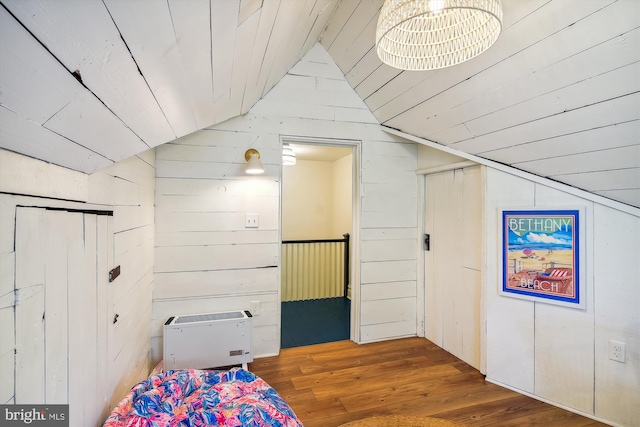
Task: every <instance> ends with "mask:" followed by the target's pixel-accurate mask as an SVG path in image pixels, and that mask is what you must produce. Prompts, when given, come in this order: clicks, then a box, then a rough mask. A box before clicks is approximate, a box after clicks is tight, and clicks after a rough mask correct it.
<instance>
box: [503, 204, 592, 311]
mask: <svg viewBox="0 0 640 427" xmlns="http://www.w3.org/2000/svg"><path fill="white" fill-rule="evenodd" d="M501 226H502V233H501V237H502V243H501V251H502V254H501V257H502V272H501V273H502V279H501V284H500V288H499V293H500V294H501V295H504V296H510V297H514V298H521V299H528V300H532V301H538V302H544V303H549V304H556V305H563V306H568V307H574V308H581V309H584V308H585V301H586V300H585V298H584V293H585V280H584V278H585V272H584V262H583V258H584V209H583V208H566V209H549V208H539V207H532V208H526V209H522V208H519V209H505V208H503V209H501Z"/></svg>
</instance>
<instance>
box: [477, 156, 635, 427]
mask: <svg viewBox="0 0 640 427" xmlns="http://www.w3.org/2000/svg"><path fill="white" fill-rule="evenodd" d="M486 192H487V193H486V205H485V212H486V215H487V221H486V227H487V228H486V242H485V250H486V254H487V264H486V265H487V271H486V289H485V292H486V301H487V304H486V318H487V323H486V328H487V342H486V346H487V349H486V354H487V379H489V380H491V381H494V382H497V383H500V384H504V385H506V386H509V387H511V388H514V389H517V390H520V391H523V392H526V393H528V394H531V395H533V396H535V397H539V398H541V399H544V400H546V401H549V402H551V403H555V404H558V405H562V406H565V407H568V408H571V409H573V410H576V411H579V412H582V413H584V414H588V415H592V416H596V417H598V418H600V419H603V420H607V421H608V422H611V423H614V424H615V425H623V426H638V425H640V409H639V408H640V394H639V393H638V390H640V378H639V377H638V375H637V372H638V369H639V367H640V327H639V325H640V318H639V316H640V288H638V281H639V280H640V265H639V264H638V260H637V254H638V253H640V240H639V239H638V236H640V211H638V212H636V213H635V214H634V213H629V212H622V211H619V210H616V209H614V208H611V207H607V206H605V205H601V204H598V203H595V202H593V201H590V200H587V199H583V198H581V197H579V196H576V195H571V194H569V193H565V192H563V191H561V190H559V189H556V188H551V187H547V186H545V185H542V184H540V183H535V182H533V181H529V180H527V179H524V178H520V177H515V176H512V175H509V174H507V173H504V172H500V171H497V170H495V169H492V168H488V169H487V182H486ZM504 206H510V207H514V206H523V207H526V206H540V207H562V206H584V207H585V208H586V218H585V220H586V235H585V236H584V237H585V239H586V245H585V246H586V248H587V249H586V251H587V253H586V257H585V262H586V268H587V274H586V277H585V280H586V292H585V295H584V298H586V309H585V310H577V309H571V308H566V307H560V306H552V305H548V304H544V303H538V302H531V301H523V300H518V299H514V298H509V297H505V296H500V295H498V286H499V285H500V280H501V279H500V278H501V276H500V272H499V266H500V258H499V256H500V255H499V254H500V249H499V248H500V224H499V222H500V218H499V215H498V209H499V208H500V207H504ZM609 340H615V341H622V342H625V343H626V351H627V352H626V354H627V359H626V362H625V363H624V364H622V363H619V362H616V361H612V360H609V358H608V342H609Z"/></svg>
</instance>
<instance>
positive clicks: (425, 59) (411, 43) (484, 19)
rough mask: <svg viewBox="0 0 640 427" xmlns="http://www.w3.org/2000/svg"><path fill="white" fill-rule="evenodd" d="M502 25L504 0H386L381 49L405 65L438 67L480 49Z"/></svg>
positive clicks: (380, 31) (385, 59) (384, 56)
mask: <svg viewBox="0 0 640 427" xmlns="http://www.w3.org/2000/svg"><path fill="white" fill-rule="evenodd" d="M501 30H502V4H501V3H500V0H385V2H384V5H383V6H382V9H381V10H380V16H379V18H378V27H377V29H376V50H377V52H378V56H379V57H380V59H381V60H382V62H384V63H385V64H387V65H390V66H392V67H395V68H400V69H402V70H414V71H417V70H436V69H439V68H444V67H450V66H452V65H456V64H459V63H461V62H464V61H468V60H469V59H471V58H473V57H475V56H477V55H479V54H481V53H482V52H484V51H485V50H487V49H488V48H489V47H491V45H492V44H493V43H494V42H495V41H496V40H497V39H498V36H499V35H500V31H501Z"/></svg>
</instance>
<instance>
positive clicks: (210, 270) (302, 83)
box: [152, 45, 417, 358]
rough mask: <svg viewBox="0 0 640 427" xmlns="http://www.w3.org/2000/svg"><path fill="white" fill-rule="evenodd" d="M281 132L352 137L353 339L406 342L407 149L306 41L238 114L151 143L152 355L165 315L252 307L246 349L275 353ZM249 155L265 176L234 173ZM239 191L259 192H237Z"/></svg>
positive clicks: (412, 270) (412, 280)
mask: <svg viewBox="0 0 640 427" xmlns="http://www.w3.org/2000/svg"><path fill="white" fill-rule="evenodd" d="M281 135H287V136H291V137H303V138H317V139H322V140H333V141H336V140H339V141H344V142H347V143H353V144H355V143H356V142H358V141H361V145H360V147H361V148H360V149H361V153H360V156H361V169H360V170H358V171H356V172H357V173H358V174H359V176H360V180H361V188H360V189H359V192H358V193H359V194H360V197H361V201H360V205H361V213H360V230H358V231H357V234H358V235H359V236H360V238H361V242H360V245H361V247H362V256H361V258H360V259H356V260H355V262H356V263H357V268H358V269H359V270H360V271H361V286H359V288H360V287H361V297H360V296H356V298H361V301H360V300H357V301H356V304H357V305H358V308H359V309H360V311H359V313H361V314H360V318H359V323H360V324H361V325H362V326H361V330H359V331H357V334H358V337H359V339H360V340H361V341H363V342H364V341H375V340H382V339H386V338H392V337H400V336H408V335H415V334H416V253H415V246H416V227H417V193H416V192H417V179H416V176H415V170H416V162H417V150H416V146H415V144H413V143H407V142H400V138H396V137H393V136H390V135H388V134H386V133H385V132H383V131H382V130H381V128H380V126H379V125H378V123H377V122H376V120H375V118H374V117H373V116H372V115H371V113H370V112H369V111H368V109H367V108H366V106H365V105H364V104H363V103H362V101H361V100H360V99H359V98H358V96H357V95H356V94H355V93H354V92H353V90H352V89H351V87H350V86H349V84H348V83H347V82H346V81H345V79H344V76H343V75H342V73H341V72H340V70H339V69H338V68H337V67H336V65H335V64H334V63H333V61H332V60H331V58H330V57H329V55H328V54H327V53H326V51H325V50H324V49H323V48H322V46H320V45H316V46H314V47H313V48H312V49H311V51H310V52H309V53H308V54H307V55H306V56H305V57H304V58H303V59H302V60H301V61H300V62H298V63H297V64H296V65H294V67H293V68H292V69H291V71H290V72H289V73H288V74H287V75H286V76H285V77H284V78H283V79H282V80H281V81H280V82H279V83H278V84H277V85H276V86H275V87H274V88H273V89H272V90H271V91H270V92H269V94H267V96H265V97H264V98H263V99H262V100H260V101H259V102H258V103H257V104H256V105H255V106H254V108H252V109H251V111H249V113H248V114H246V115H245V116H243V117H236V118H233V119H231V120H228V121H227V122H225V123H221V124H219V125H216V126H214V127H211V128H209V129H206V130H203V131H200V132H196V133H194V134H192V135H189V136H187V137H184V138H181V139H180V140H178V141H176V142H175V143H171V144H167V145H165V146H162V147H158V149H157V173H158V179H157V194H158V196H157V197H158V199H157V214H156V222H157V227H156V274H155V277H156V279H155V284H156V286H155V290H154V303H153V306H154V309H153V312H154V314H153V327H152V330H153V335H154V357H155V358H158V357H159V355H160V348H161V347H160V345H161V338H160V334H161V332H162V329H161V326H162V323H163V322H164V321H165V320H166V318H167V317H168V316H169V315H171V314H176V313H177V314H180V313H183V312H185V311H188V312H202V311H216V310H217V311H219V310H221V309H232V308H244V309H247V308H248V307H249V305H250V302H251V301H260V302H261V307H262V308H261V314H260V315H259V316H257V317H256V318H255V319H254V322H255V323H254V324H255V325H256V331H255V333H254V346H255V347H254V349H255V353H256V355H257V356H260V355H268V354H275V353H277V351H278V349H279V345H280V343H279V341H280V330H279V328H280V317H279V306H278V289H279V287H280V284H279V283H278V274H277V269H276V268H261V267H265V266H271V265H273V266H275V265H278V264H279V259H278V253H277V248H278V238H279V237H278V227H279V211H278V210H279V197H280V194H279V185H278V182H277V181H278V180H279V177H280V168H281V165H280V162H281V154H280V136H281ZM251 147H254V148H256V149H258V150H259V151H260V154H261V160H262V162H263V164H264V165H265V169H266V172H265V175H266V177H265V178H262V179H258V180H256V179H255V178H252V179H247V178H246V177H245V176H244V174H243V167H244V164H245V161H244V157H243V156H244V152H245V150H246V149H248V148H251ZM249 185H255V186H256V187H258V188H256V191H255V192H254V193H252V194H248V192H245V191H244V188H246V186H249ZM223 188H226V192H223V191H224V190H222V189H223ZM251 211H254V212H253V213H256V212H257V213H260V228H259V229H258V230H251V231H247V230H244V225H243V224H244V215H245V213H252V212H251ZM207 245H210V246H207ZM183 251H188V252H183ZM183 254H187V255H183ZM216 254H220V255H221V256H222V257H223V258H221V259H220V260H217V259H216V258H215V257H214V256H215V255H216ZM208 256H210V257H209V258H207V257H208ZM358 295H360V294H358Z"/></svg>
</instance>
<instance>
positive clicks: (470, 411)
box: [249, 338, 606, 427]
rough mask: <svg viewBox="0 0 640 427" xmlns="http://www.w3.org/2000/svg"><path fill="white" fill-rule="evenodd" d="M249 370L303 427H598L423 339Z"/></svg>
mask: <svg viewBox="0 0 640 427" xmlns="http://www.w3.org/2000/svg"><path fill="white" fill-rule="evenodd" d="M249 369H250V370H251V371H252V372H254V373H255V374H256V375H258V376H260V377H262V378H263V379H264V380H265V381H266V382H268V383H269V384H270V385H271V386H272V387H273V388H275V389H276V390H277V391H278V392H279V393H280V394H281V395H282V396H283V397H284V399H285V400H286V401H287V402H288V403H289V404H290V405H291V407H292V408H293V410H294V411H295V413H296V414H297V415H298V417H299V418H300V420H301V421H302V423H303V424H304V425H305V427H331V426H339V425H340V424H344V423H346V422H349V421H353V420H357V419H361V418H366V417H369V416H373V415H390V414H402V415H422V416H431V417H437V418H444V419H448V420H452V421H457V422H460V423H464V424H468V425H470V426H531V425H544V426H545V427H555V426H563V427H564V426H567V427H568V426H590V427H595V426H605V425H606V424H602V423H599V422H597V421H594V420H592V419H589V418H586V417H583V416H580V415H577V414H574V413H572V412H568V411H565V410H562V409H559V408H556V407H554V406H552V405H548V404H546V403H543V402H540V401H538V400H535V399H532V398H530V397H527V396H523V395H521V394H518V393H516V392H514V391H511V390H508V389H505V388H503V387H499V386H497V385H495V384H491V383H488V382H486V381H485V380H484V377H483V375H482V374H481V373H480V372H478V371H477V370H476V369H474V368H472V367H470V366H469V365H467V364H466V363H464V362H462V361H461V360H460V359H458V358H456V357H454V356H453V355H451V354H450V353H448V352H446V351H444V350H442V349H441V348H440V347H438V346H436V345H435V344H433V343H431V342H430V341H428V340H426V339H424V338H405V339H400V340H393V341H385V342H379V343H372V344H364V345H358V344H356V343H354V342H352V341H337V342H332V343H326V344H316V345H311V346H306V347H296V348H287V349H283V350H282V351H281V352H280V356H277V357H268V358H262V359H256V360H255V361H254V362H253V363H251V364H250V365H249Z"/></svg>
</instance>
